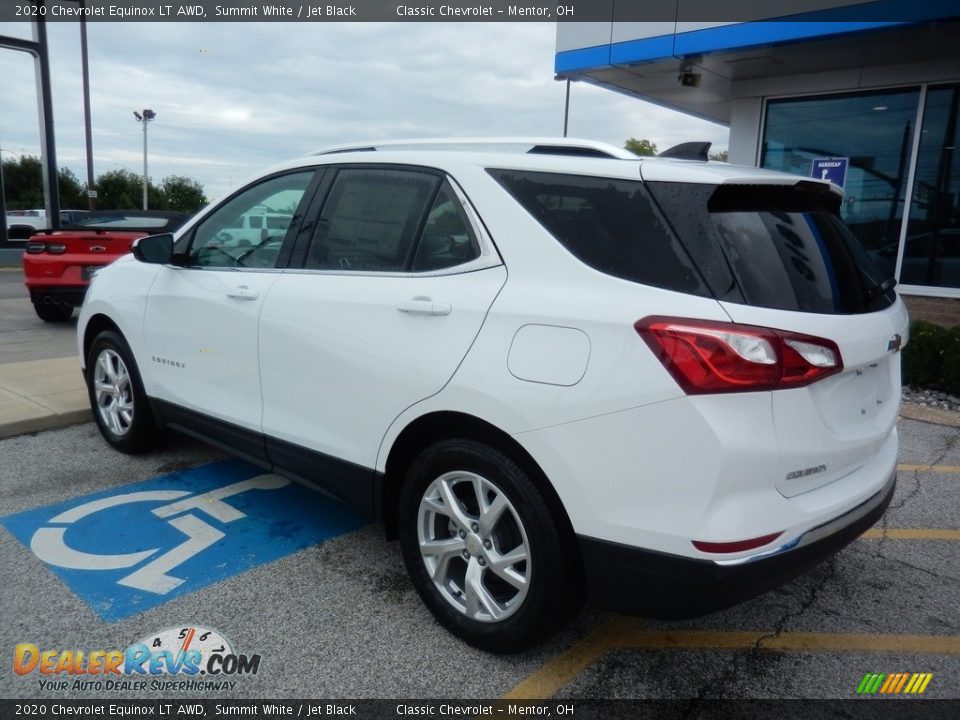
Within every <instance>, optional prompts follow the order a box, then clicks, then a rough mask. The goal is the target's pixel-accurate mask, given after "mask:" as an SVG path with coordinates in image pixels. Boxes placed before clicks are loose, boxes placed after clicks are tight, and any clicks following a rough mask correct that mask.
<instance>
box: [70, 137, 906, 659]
mask: <svg viewBox="0 0 960 720" xmlns="http://www.w3.org/2000/svg"><path fill="white" fill-rule="evenodd" d="M457 143H459V144H460V146H457V145H456V144H457ZM518 150H519V151H518ZM676 154H678V155H681V156H682V155H683V152H679V153H676ZM840 203H841V196H840V194H839V190H837V189H836V188H835V187H834V186H831V185H830V184H829V183H826V182H820V181H816V180H806V179H802V178H798V177H796V176H793V175H786V174H782V173H773V172H769V171H765V170H759V169H756V168H748V167H738V166H734V165H728V164H725V163H714V162H701V161H698V160H691V159H684V158H683V157H668V158H642V159H641V158H637V157H636V156H633V155H631V154H630V153H627V152H626V151H623V150H620V149H618V148H615V147H612V146H607V145H603V144H600V143H594V142H591V141H575V140H522V139H517V140H508V139H501V140H496V141H484V142H480V141H477V142H474V141H463V140H456V141H446V142H442V141H417V142H411V143H393V144H391V143H384V144H370V145H359V146H350V147H338V148H333V149H330V150H327V151H324V152H320V153H317V154H314V155H311V156H308V157H305V158H301V159H298V160H294V161H291V162H287V163H284V164H282V165H279V166H276V167H274V168H272V169H270V170H269V171H267V172H265V173H264V174H262V175H260V176H259V177H257V178H256V179H254V180H251V181H250V182H248V183H246V184H245V185H244V186H243V187H242V188H241V189H239V190H237V191H235V192H233V193H232V194H231V195H230V196H229V197H227V198H226V199H224V200H223V201H221V202H219V203H216V204H213V205H211V206H210V207H209V208H207V209H206V210H205V211H203V212H201V213H200V214H198V215H197V216H196V217H195V218H193V219H191V221H190V222H188V223H187V225H185V226H184V228H182V229H181V230H179V231H178V232H177V233H176V235H169V234H168V235H155V236H151V237H146V238H142V239H140V240H138V241H137V243H136V244H135V246H134V248H133V254H132V255H127V256H124V257H122V258H121V259H119V260H118V261H116V262H114V263H113V264H111V265H109V266H108V267H107V268H105V269H103V270H101V271H100V272H98V273H97V274H96V276H95V279H94V281H93V282H92V284H91V286H90V289H89V291H88V293H87V296H86V301H85V302H84V305H83V308H82V312H81V314H80V320H79V324H78V334H79V338H78V339H79V344H80V350H81V356H82V359H83V364H84V372H85V376H86V379H87V383H88V386H89V391H90V401H91V403H92V406H93V409H94V417H95V419H96V422H97V424H98V425H99V427H100V430H101V432H102V434H103V436H104V438H105V439H106V440H107V442H108V443H110V444H111V445H112V446H114V447H115V448H117V449H119V450H121V451H124V452H139V451H143V450H145V449H147V448H148V447H149V446H150V445H151V443H153V442H154V440H155V438H156V437H157V430H158V428H159V427H161V426H167V427H171V428H174V429H178V430H181V431H185V432H188V433H190V434H193V435H195V436H199V437H202V438H205V439H207V440H209V441H211V442H213V443H215V444H218V445H220V446H222V447H226V448H229V449H230V450H231V451H232V452H234V453H236V454H237V455H239V456H241V457H243V458H246V459H248V460H250V461H251V462H253V463H256V464H258V465H260V466H263V467H265V468H269V469H270V470H272V471H274V472H277V473H281V474H283V475H285V476H288V477H292V478H296V479H299V480H303V481H307V482H310V483H314V484H316V485H318V486H320V487H321V488H322V489H323V490H324V491H325V492H327V493H328V494H332V495H333V496H335V497H337V498H339V499H340V500H342V501H343V502H344V503H346V504H348V505H351V506H353V507H356V508H359V509H361V510H363V511H364V512H367V513H370V514H371V515H373V516H374V517H376V518H378V519H380V520H381V521H382V522H383V524H384V526H385V528H386V531H387V533H388V536H390V537H398V538H399V541H400V544H401V548H402V553H403V558H404V561H405V563H406V566H407V570H408V572H409V574H410V577H411V578H412V581H413V584H414V585H415V586H416V589H417V591H418V592H419V594H420V595H421V597H422V598H423V601H424V602H425V603H426V605H427V606H428V607H429V609H430V610H431V611H432V612H433V614H434V615H435V616H436V618H437V619H438V620H439V621H440V622H441V623H442V624H443V625H444V626H446V627H447V628H448V629H449V630H450V631H451V632H453V633H455V634H456V635H458V636H459V637H461V638H463V639H464V640H466V641H467V642H469V643H472V644H474V645H476V646H478V647H481V648H485V649H488V650H491V651H496V652H509V651H514V650H518V649H520V648H523V647H527V646H529V645H530V644H532V643H534V642H536V641H538V640H539V639H541V638H543V637H544V636H545V635H546V634H547V633H549V632H550V631H551V630H553V629H555V628H557V627H558V626H559V625H560V623H561V622H563V621H564V620H565V619H567V618H569V617H570V615H571V614H572V613H573V612H574V611H575V610H576V609H577V608H578V607H579V606H580V605H581V603H582V601H583V600H584V598H585V597H586V596H590V597H591V598H592V599H593V600H595V601H596V602H597V603H598V604H600V605H602V606H606V607H609V608H613V609H617V610H621V611H630V612H634V613H642V614H648V615H653V616H663V617H682V616H692V615H696V614H701V613H704V612H707V611H710V610H713V609H717V608H719V607H723V606H725V605H729V604H731V603H733V602H735V601H737V600H739V599H741V598H743V597H747V596H750V595H755V594H757V593H758V592H760V591H762V590H764V589H765V588H768V587H770V586H772V585H773V584H776V583H779V582H782V581H783V580H784V579H785V578H788V577H790V576H792V575H795V574H796V573H797V572H799V571H800V570H801V569H802V568H804V567H805V566H808V565H809V564H811V563H813V562H815V561H817V560H820V559H822V558H824V557H826V556H828V555H829V554H831V553H833V552H835V551H837V550H838V549H839V548H841V547H843V546H844V545H845V544H846V543H848V542H849V541H851V540H852V539H854V538H855V537H857V536H858V535H860V534H861V533H862V532H863V531H864V530H865V529H866V528H867V527H869V526H870V525H872V524H873V523H874V522H875V521H876V520H877V519H878V518H879V517H880V516H881V515H882V514H883V512H884V510H885V509H886V506H887V505H888V503H889V501H890V498H891V496H892V494H893V490H894V484H895V480H896V474H895V469H896V455H897V432H896V428H895V420H896V416H897V410H898V406H899V397H900V392H899V387H900V356H899V353H898V350H899V349H900V347H901V345H902V344H903V343H904V342H905V341H906V337H905V336H906V332H907V313H906V311H905V309H904V305H903V303H902V302H901V300H900V299H898V297H897V295H896V294H895V292H894V291H893V289H892V286H893V281H892V280H890V279H886V278H883V277H881V276H879V275H878V274H877V272H876V270H875V269H874V267H873V265H872V262H871V260H870V258H869V257H868V256H867V255H866V253H865V252H864V250H863V249H862V248H861V247H860V246H859V244H858V243H857V241H856V240H855V238H854V237H853V236H852V235H851V234H850V232H849V231H848V230H847V229H846V228H845V226H844V225H843V223H842V222H841V221H840V219H839V208H840ZM251 213H260V214H263V213H270V214H273V215H276V216H282V217H285V218H288V220H285V221H284V223H281V224H280V225H282V227H281V226H280V225H277V224H274V225H275V226H274V227H270V228H266V227H265V228H264V230H263V233H262V234H261V236H260V237H258V238H257V239H256V242H251V243H250V245H249V247H246V248H242V249H238V248H235V247H233V246H232V245H230V244H229V243H225V242H224V241H223V238H224V237H226V235H225V233H226V232H227V231H228V230H229V228H231V227H236V226H237V224H238V223H239V222H242V218H243V217H244V216H245V215H249V214H251Z"/></svg>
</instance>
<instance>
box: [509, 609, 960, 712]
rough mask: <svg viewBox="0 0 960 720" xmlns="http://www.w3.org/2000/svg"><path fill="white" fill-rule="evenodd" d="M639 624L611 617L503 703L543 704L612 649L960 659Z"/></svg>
mask: <svg viewBox="0 0 960 720" xmlns="http://www.w3.org/2000/svg"><path fill="white" fill-rule="evenodd" d="M643 628H644V623H643V621H642V620H638V619H636V618H626V617H622V616H615V617H613V618H611V619H609V620H607V621H605V622H604V623H602V624H601V625H600V626H599V627H598V628H597V629H596V630H594V631H593V632H592V633H591V634H590V635H588V636H587V637H585V638H584V639H582V640H581V641H579V642H578V643H576V644H575V645H574V646H573V647H571V648H569V649H568V650H566V651H565V652H564V653H562V654H560V655H558V656H557V657H556V658H554V659H553V660H551V661H549V662H548V663H546V664H545V665H544V666H543V667H541V668H540V669H539V670H537V671H536V672H534V673H533V674H531V675H530V676H528V677H526V678H524V679H523V680H521V681H520V682H519V683H518V684H517V685H515V686H514V687H513V688H512V689H511V690H510V691H509V692H507V693H506V694H505V695H504V696H503V698H502V699H504V700H545V699H548V698H551V697H553V696H554V695H555V694H556V693H557V692H559V691H560V690H561V689H562V688H563V687H564V686H565V685H567V684H568V683H570V681H572V680H573V679H574V678H576V677H577V676H578V675H579V674H580V673H582V672H583V671H584V670H586V669H587V668H589V667H590V666H591V665H592V664H593V663H594V662H596V661H597V660H598V659H599V658H601V657H602V656H603V655H604V654H605V653H607V652H610V651H612V650H750V649H753V648H758V649H760V650H767V651H794V652H856V651H860V652H876V653H902V654H910V655H913V654H916V655H960V637H957V636H953V635H894V634H874V633H870V634H866V633H815V632H781V633H779V634H776V635H775V634H772V633H769V632H763V631H727V630H677V631H663V630H644V629H643Z"/></svg>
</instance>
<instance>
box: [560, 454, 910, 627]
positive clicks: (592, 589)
mask: <svg viewBox="0 0 960 720" xmlns="http://www.w3.org/2000/svg"><path fill="white" fill-rule="evenodd" d="M896 479H897V476H896V471H894V472H893V473H892V474H891V476H890V478H889V480H888V481H887V482H886V484H885V485H884V486H883V488H882V489H881V490H880V491H879V492H877V493H876V494H875V495H873V496H872V497H870V498H869V499H868V500H866V501H865V502H863V503H861V504H860V505H858V506H857V507H855V508H853V509H852V510H850V511H848V512H846V513H844V514H843V515H841V516H839V517H837V518H834V519H833V520H830V521H829V522H826V523H824V524H822V525H820V526H818V527H815V528H812V529H811V530H809V531H808V532H806V533H804V534H803V535H802V536H801V537H799V538H797V539H796V540H794V541H792V542H791V543H789V544H788V545H784V546H781V547H778V548H775V549H772V550H767V551H764V552H759V553H757V554H756V555H753V556H750V557H747V558H739V559H737V560H734V561H724V560H719V561H717V560H699V559H694V558H687V557H682V556H679V555H672V554H668V553H662V552H656V551H652V550H643V549H640V548H636V547H630V546H628V545H622V544H619V543H613V542H608V541H606V540H598V539H596V538H591V537H586V536H578V541H579V544H580V553H581V556H582V558H583V563H584V568H585V571H586V578H587V584H588V589H589V593H590V597H591V602H592V604H594V605H596V606H598V607H602V608H604V609H608V610H614V611H617V612H624V613H630V614H635V615H644V616H647V617H655V618H663V619H680V618H690V617H698V616H700V615H705V614H707V613H710V612H714V611H716V610H721V609H723V608H725V607H729V606H731V605H734V604H735V603H738V602H741V601H743V600H746V599H748V598H751V597H755V596H757V595H760V594H761V593H764V592H766V591H767V590H770V589H772V588H774V587H777V586H778V585H781V584H783V583H784V582H787V581H788V580H790V579H792V578H794V577H796V576H797V575H799V574H800V573H801V572H803V571H804V570H806V569H807V568H809V567H811V566H813V565H815V564H817V563H819V562H821V561H823V560H825V559H827V558H828V557H830V556H831V555H833V554H835V553H837V552H839V551H840V550H841V549H842V548H844V547H845V546H846V545H848V544H849V543H850V542H852V541H853V540H855V539H856V538H858V537H859V536H860V535H862V534H863V533H864V531H866V530H867V529H868V528H870V527H871V526H872V525H873V524H874V523H876V522H877V520H879V519H880V518H881V517H882V516H883V513H884V512H885V511H886V509H887V506H888V505H889V504H890V500H891V498H892V497H893V493H894V490H895V488H896Z"/></svg>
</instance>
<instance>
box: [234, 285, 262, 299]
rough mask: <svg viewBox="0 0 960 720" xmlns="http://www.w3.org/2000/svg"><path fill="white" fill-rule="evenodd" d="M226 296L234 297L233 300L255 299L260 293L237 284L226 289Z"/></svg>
mask: <svg viewBox="0 0 960 720" xmlns="http://www.w3.org/2000/svg"><path fill="white" fill-rule="evenodd" d="M227 297H228V298H234V299H235V300H256V299H257V298H258V297H260V293H259V292H258V291H256V290H253V289H251V288H249V287H247V286H246V285H238V286H237V287H235V288H230V289H229V290H227Z"/></svg>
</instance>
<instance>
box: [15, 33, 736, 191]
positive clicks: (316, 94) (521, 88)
mask: <svg viewBox="0 0 960 720" xmlns="http://www.w3.org/2000/svg"><path fill="white" fill-rule="evenodd" d="M87 27H88V37H89V50H90V85H91V99H92V116H93V156H94V172H95V175H99V174H100V173H103V172H106V171H108V170H115V169H118V168H126V169H129V170H131V171H133V172H136V173H137V174H140V173H141V172H142V149H143V145H142V142H143V135H142V132H141V126H140V125H139V123H137V122H136V121H135V119H134V117H133V110H135V109H142V108H145V107H146V108H151V109H153V110H154V111H155V112H156V113H157V119H156V120H155V121H154V122H152V123H150V127H149V161H150V165H149V172H150V176H151V177H152V178H153V179H154V181H158V180H160V179H162V178H163V177H165V176H167V175H172V174H177V175H187V176H190V177H193V178H195V179H197V180H199V181H200V183H202V184H203V185H204V187H205V189H206V192H207V196H208V197H209V198H211V199H214V198H217V197H219V196H221V195H223V194H224V193H226V192H227V191H228V190H229V189H230V188H232V187H236V186H237V185H238V184H239V183H240V182H241V181H242V180H243V179H245V178H246V177H247V176H249V175H251V174H253V173H256V172H258V171H259V170H260V169H262V168H263V167H266V166H268V165H271V164H273V163H274V162H278V161H281V160H285V159H288V158H291V157H297V156H300V155H304V154H306V153H307V152H310V151H311V150H314V149H318V148H321V147H324V146H326V145H331V144H337V143H342V142H353V141H357V140H371V139H388V138H403V137H436V136H487V135H537V136H540V135H556V136H559V135H561V134H562V132H563V103H564V83H562V82H556V81H554V80H553V60H554V43H555V36H556V25H555V24H554V23H549V22H545V23H522V24H510V23H469V22H465V23H425V24H413V23H386V24H378V23H330V24H326V23H302V24H301V23H293V22H290V23H263V24H259V23H176V24H169V25H168V24H164V23H119V22H110V23H105V22H92V23H89V24H88V26H87ZM48 28H49V37H50V46H51V65H52V76H53V96H54V119H55V127H56V141H57V161H58V164H59V165H60V166H61V167H62V166H67V167H69V168H71V169H72V170H73V171H74V172H75V173H76V175H77V177H78V178H79V179H80V180H81V182H83V181H85V180H86V160H85V155H84V139H83V98H82V91H81V71H80V39H79V28H78V26H77V25H75V24H73V23H65V22H57V23H50V24H48ZM29 33H30V28H29V25H27V24H22V23H0V34H6V35H16V36H19V37H29V36H30V35H29ZM0 83H2V84H0V147H2V149H3V156H4V157H10V156H11V155H15V154H21V153H31V154H39V130H38V127H37V111H36V99H35V97H36V86H35V83H34V73H33V62H32V59H31V58H30V57H29V56H28V55H26V54H25V53H18V52H9V51H0ZM569 134H570V135H571V136H576V137H587V138H594V139H598V140H603V141H606V142H610V143H614V144H616V145H622V144H623V141H624V140H625V139H626V138H628V137H637V138H648V139H650V140H652V141H653V142H655V143H657V145H658V146H659V148H660V149H661V150H662V149H666V148H667V147H669V146H670V145H673V144H676V143H679V142H684V141H687V140H710V141H712V142H713V143H714V149H715V150H717V149H722V148H726V146H727V135H728V133H727V128H725V127H723V126H720V125H714V124H712V123H709V122H705V121H702V120H697V119H694V118H691V117H688V116H686V115H683V114H681V113H677V112H673V111H669V110H665V109H663V108H660V107H657V106H655V105H651V104H649V103H646V102H643V101H640V100H637V99H634V98H628V97H625V96H623V95H620V94H618V93H615V92H612V91H610V90H603V89H600V88H597V87H593V86H590V85H586V84H584V83H574V84H573V87H572V91H571V103H570V130H569Z"/></svg>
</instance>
